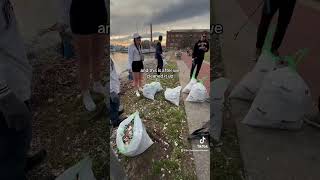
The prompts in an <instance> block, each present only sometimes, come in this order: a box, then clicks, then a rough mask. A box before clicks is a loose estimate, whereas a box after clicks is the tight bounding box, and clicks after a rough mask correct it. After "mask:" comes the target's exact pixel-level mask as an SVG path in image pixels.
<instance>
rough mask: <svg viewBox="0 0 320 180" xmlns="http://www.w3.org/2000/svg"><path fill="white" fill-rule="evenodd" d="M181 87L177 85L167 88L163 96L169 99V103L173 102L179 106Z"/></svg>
mask: <svg viewBox="0 0 320 180" xmlns="http://www.w3.org/2000/svg"><path fill="white" fill-rule="evenodd" d="M181 89H182V87H181V86H178V87H176V88H173V89H171V88H167V89H166V91H165V92H164V98H165V99H166V100H168V101H170V102H171V103H173V104H175V105H176V106H179V102H180V92H181Z"/></svg>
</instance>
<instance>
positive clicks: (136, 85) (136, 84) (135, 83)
mask: <svg viewBox="0 0 320 180" xmlns="http://www.w3.org/2000/svg"><path fill="white" fill-rule="evenodd" d="M132 76H133V88H134V90H135V93H136V95H137V96H138V97H140V93H139V85H140V84H139V82H140V75H139V72H132Z"/></svg>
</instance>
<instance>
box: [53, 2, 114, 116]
mask: <svg viewBox="0 0 320 180" xmlns="http://www.w3.org/2000/svg"><path fill="white" fill-rule="evenodd" d="M60 4H61V7H60V19H59V21H58V23H57V24H56V25H54V26H53V27H52V28H53V29H57V30H61V29H62V30H63V29H68V28H70V29H71V32H72V34H73V40H74V45H75V51H76V56H77V59H78V60H79V79H80V90H81V95H82V101H83V104H84V106H85V108H86V110H88V111H95V109H96V104H95V103H94V101H93V99H92V97H91V94H90V90H89V89H90V82H91V80H90V77H91V76H92V79H93V91H94V92H96V93H100V94H103V95H106V94H107V93H106V89H105V87H103V85H102V84H101V81H102V70H103V69H105V68H103V67H102V62H103V60H104V59H106V57H105V47H106V45H107V41H108V36H107V34H105V33H99V28H100V27H101V26H103V27H106V25H107V23H108V21H107V20H108V12H107V8H106V4H105V1H104V0H95V1H86V0H60Z"/></svg>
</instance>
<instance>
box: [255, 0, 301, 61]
mask: <svg viewBox="0 0 320 180" xmlns="http://www.w3.org/2000/svg"><path fill="white" fill-rule="evenodd" d="M295 4H296V0H281V1H279V0H265V2H264V6H263V11H262V16H261V20H260V24H259V28H258V33H257V42H256V60H257V59H258V58H259V56H260V54H261V52H262V47H263V44H264V41H265V38H266V35H267V33H268V28H269V25H270V22H271V20H272V18H273V16H274V14H275V13H276V12H277V11H278V10H279V17H278V25H277V29H276V32H275V34H274V37H273V42H272V45H271V52H272V53H273V54H274V55H275V56H279V52H278V49H279V47H280V45H281V43H282V40H283V38H284V35H285V34H286V31H287V27H288V25H289V23H290V20H291V17H292V14H293V11H294V7H295Z"/></svg>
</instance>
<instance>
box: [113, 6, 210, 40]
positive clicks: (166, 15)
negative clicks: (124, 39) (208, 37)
mask: <svg viewBox="0 0 320 180" xmlns="http://www.w3.org/2000/svg"><path fill="white" fill-rule="evenodd" d="M110 5H111V7H110V9H111V19H110V22H111V35H112V36H114V35H131V34H132V33H134V32H139V33H141V34H142V33H146V32H147V31H149V23H150V22H152V23H153V25H154V26H153V29H154V31H159V32H165V31H166V30H169V29H171V28H177V27H179V28H204V26H205V28H209V26H210V25H209V24H210V22H209V21H210V10H209V5H210V2H209V0H161V1H156V0H128V1H119V0H111V4H110Z"/></svg>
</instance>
